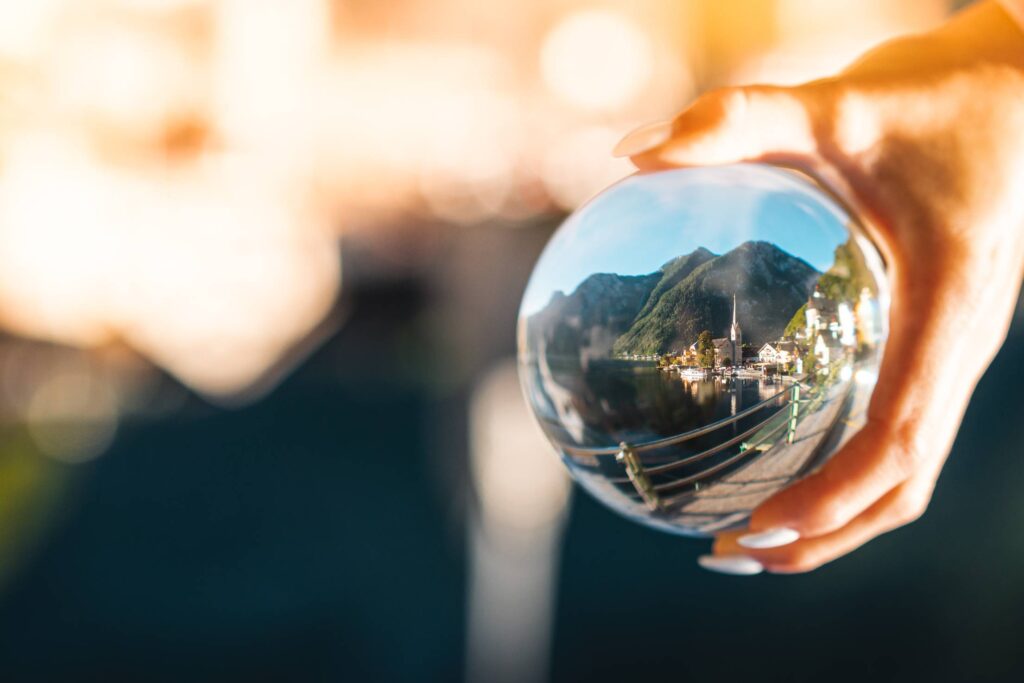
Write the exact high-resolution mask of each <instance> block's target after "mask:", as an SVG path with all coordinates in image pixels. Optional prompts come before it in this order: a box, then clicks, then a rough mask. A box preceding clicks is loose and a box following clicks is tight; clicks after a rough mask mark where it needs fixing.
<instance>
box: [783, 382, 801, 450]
mask: <svg viewBox="0 0 1024 683" xmlns="http://www.w3.org/2000/svg"><path fill="white" fill-rule="evenodd" d="M799 417H800V383H799V382H797V383H796V384H794V385H793V397H792V398H791V399H790V403H789V429H788V430H787V433H786V443H789V444H791V443H793V439H794V438H795V437H796V423H797V420H798V419H799Z"/></svg>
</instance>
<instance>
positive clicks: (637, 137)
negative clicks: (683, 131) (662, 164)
mask: <svg viewBox="0 0 1024 683" xmlns="http://www.w3.org/2000/svg"><path fill="white" fill-rule="evenodd" d="M670 137H672V122H671V121H655V122H654V123H648V124H646V125H643V126H640V127H639V128H637V129H636V130H634V131H633V132H631V133H629V134H627V135H626V137H624V138H622V139H621V140H619V144H617V145H615V149H613V150H612V156H616V157H631V156H633V155H634V154H640V153H641V152H646V151H647V150H649V149H653V148H654V147H657V146H658V145H660V144H662V143H664V142H666V141H667V140H668V139H669V138H670Z"/></svg>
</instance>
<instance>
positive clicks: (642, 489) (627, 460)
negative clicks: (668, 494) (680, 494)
mask: <svg viewBox="0 0 1024 683" xmlns="http://www.w3.org/2000/svg"><path fill="white" fill-rule="evenodd" d="M615 461H616V462H618V463H621V464H623V465H625V467H626V474H627V475H629V481H630V482H632V484H633V488H635V489H636V492H637V493H639V494H640V497H641V498H642V499H643V501H644V503H645V504H646V505H647V507H648V509H650V510H651V511H652V512H656V511H657V510H659V509H660V508H661V500H660V499H659V498H658V493H657V492H656V491H655V490H654V485H653V484H651V479H650V477H648V476H647V474H646V473H645V472H644V467H643V465H642V464H640V458H639V457H638V456H637V454H636V451H635V450H633V447H632V446H630V445H629V444H628V443H626V442H622V443H620V444H619V452H618V453H617V454H616V455H615Z"/></svg>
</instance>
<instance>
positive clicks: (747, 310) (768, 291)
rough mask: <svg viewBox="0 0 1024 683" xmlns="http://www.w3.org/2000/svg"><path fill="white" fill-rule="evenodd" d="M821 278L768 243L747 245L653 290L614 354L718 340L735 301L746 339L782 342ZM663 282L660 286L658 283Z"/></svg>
mask: <svg viewBox="0 0 1024 683" xmlns="http://www.w3.org/2000/svg"><path fill="white" fill-rule="evenodd" d="M820 276H821V273H819V272H818V271H817V270H815V269H814V268H813V267H811V266H810V265H809V264H808V263H807V262H806V261H803V260H802V259H799V258H796V257H795V256H793V255H791V254H789V253H787V252H785V251H783V250H782V249H779V248H778V247H777V246H775V245H774V244H771V243H769V242H745V243H743V244H741V245H740V246H738V247H736V248H735V249H733V250H732V251H730V252H728V253H727V254H723V255H721V256H718V257H715V258H712V259H709V260H706V261H705V262H704V263H702V264H701V265H700V266H698V267H697V268H695V269H693V271H692V272H690V273H689V274H688V275H687V276H686V277H684V278H682V279H680V280H678V281H676V282H675V283H673V284H672V285H671V286H668V287H665V288H659V287H658V286H656V287H655V291H658V294H657V295H655V294H654V292H652V294H651V296H649V297H648V299H647V301H646V302H645V304H644V307H643V310H641V312H640V313H639V314H638V315H637V317H636V319H635V320H634V321H633V323H632V325H630V327H629V329H628V330H627V331H626V332H624V333H623V334H622V336H621V337H619V339H618V340H617V341H616V342H615V344H614V346H613V353H616V354H620V353H643V354H647V353H665V352H667V351H677V350H680V349H682V348H684V347H686V346H689V345H690V344H692V343H693V342H694V341H696V339H697V335H699V334H700V333H701V331H702V330H711V334H712V335H713V336H715V337H721V336H724V335H725V334H726V332H727V331H728V329H729V324H730V323H731V322H732V297H733V295H734V294H735V296H736V301H737V318H738V321H739V324H740V327H741V328H742V329H743V339H744V341H745V342H749V343H751V344H753V345H755V346H756V345H760V344H763V343H764V342H767V341H772V340H775V339H778V338H779V336H780V335H781V334H782V332H783V330H784V329H785V328H786V324H787V323H788V322H789V321H790V319H791V318H792V317H793V313H794V312H795V311H796V310H797V309H799V308H800V306H801V305H803V303H804V302H805V301H807V296H808V294H809V293H810V291H811V289H812V288H813V287H814V283H815V282H816V281H817V279H818V278H819V277H820ZM659 284H660V283H659Z"/></svg>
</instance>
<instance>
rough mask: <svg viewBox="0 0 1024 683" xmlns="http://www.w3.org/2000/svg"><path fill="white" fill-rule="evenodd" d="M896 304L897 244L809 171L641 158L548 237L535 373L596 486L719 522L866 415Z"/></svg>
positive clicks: (535, 388) (806, 463)
mask: <svg viewBox="0 0 1024 683" xmlns="http://www.w3.org/2000/svg"><path fill="white" fill-rule="evenodd" d="M888 318H889V293H888V281H887V278H886V271H885V266H884V263H883V261H882V258H881V256H880V255H879V253H878V251H877V249H876V248H875V246H874V244H873V243H872V242H871V241H870V240H869V239H868V237H867V234H866V232H865V230H864V228H863V226H862V225H861V224H860V223H859V222H858V220H857V219H856V217H854V216H853V215H851V213H850V212H848V211H847V210H846V209H845V208H844V207H843V206H842V205H841V204H840V203H839V202H838V200H836V199H834V198H833V197H832V196H831V195H830V194H828V193H827V192H825V191H824V190H823V189H821V188H820V187H819V186H818V185H817V184H816V183H814V182H813V181H812V180H810V179H809V178H807V177H805V176H803V175H800V174H798V173H796V172H794V171H790V170H786V169H782V168H777V167H772V166H764V165H758V164H738V165H732V166H720V167H707V168H687V169H677V170H670V171H664V172H659V173H651V174H639V175H634V176H631V177H629V178H626V179H625V180H623V181H621V182H619V183H617V184H616V185H613V186H612V187H610V188H609V189H607V190H605V191H604V192H602V193H601V194H599V195H597V196H596V197H595V198H594V199H592V200H591V201H590V202H588V203H587V204H586V205H584V206H583V207H582V208H580V209H579V210H578V211H576V212H575V213H573V214H572V215H571V216H569V218H568V219H567V220H566V221H565V222H564V223H563V224H562V226H561V227H560V228H559V229H558V231H557V232H556V233H555V235H554V236H553V237H552V239H551V241H550V242H549V244H548V245H547V247H546V248H545V250H544V253H543V254H542V255H541V257H540V260H539V261H538V263H537V265H536V268H535V269H534V271H533V275H532V276H531V278H530V282H529V285H528V286H527V289H526V293H525V294H524V298H523V303H522V306H521V309H520V313H519V329H518V347H519V374H520V380H521V382H522V385H523V388H524V393H525V395H526V399H527V401H528V403H529V405H530V407H531V409H532V411H533V413H534V415H535V416H536V418H537V420H538V421H539V422H540V425H541V427H542V428H543V430H544V432H545V433H546V435H547V437H548V438H549V440H550V441H551V443H552V444H553V445H554V447H555V449H556V451H557V452H558V454H559V455H560V457H561V459H562V461H563V462H564V463H565V465H566V467H568V469H569V472H570V473H571V474H572V476H573V477H574V478H575V480H576V481H577V482H579V483H580V484H581V485H582V486H583V488H584V489H586V490H587V491H589V492H590V493H591V494H593V495H594V496H595V497H596V498H598V499H599V500H600V501H602V502H603V503H605V504H606V505H608V506H609V507H611V508H613V509H614V510H617V511H618V512H620V513H622V514H624V515H626V516H627V517H630V518H632V519H634V520H637V521H639V522H641V523H644V524H647V525H649V526H653V527H656V528H660V529H664V530H667V531H671V532H675V533H680V534H686V535H693V536H703V535H708V534H712V533H715V532H718V531H721V530H723V529H727V528H730V527H734V526H738V525H740V524H742V523H743V522H744V521H745V520H746V519H747V518H748V517H749V515H750V513H751V511H752V510H753V509H754V508H756V507H757V506H758V505H759V504H760V503H761V502H763V501H764V500H766V499H767V498H768V497H769V496H771V495H772V494H774V493H775V492H777V491H779V490H781V489H782V488H784V487H785V486H787V485H788V484H790V483H791V482H793V481H794V480H796V479H797V478H799V477H801V476H803V475H804V474H806V473H807V472H808V471H811V470H812V469H813V468H815V467H817V466H818V465H820V464H821V463H822V462H824V461H825V460H826V459H827V458H828V457H830V456H831V455H832V454H833V453H835V452H836V451H837V450H838V449H839V448H841V447H842V446H843V444H844V443H845V442H846V441H847V440H849V438H850V437H851V436H852V435H853V434H855V433H856V432H857V431H858V430H859V429H860V428H861V427H862V426H863V425H864V422H865V420H866V412H867V405H868V401H869V399H870V397H871V393H872V391H873V389H874V385H875V381H876V379H877V376H878V373H877V370H878V366H879V362H880V360H881V356H882V352H883V346H884V343H885V339H886V333H887V324H888Z"/></svg>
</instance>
